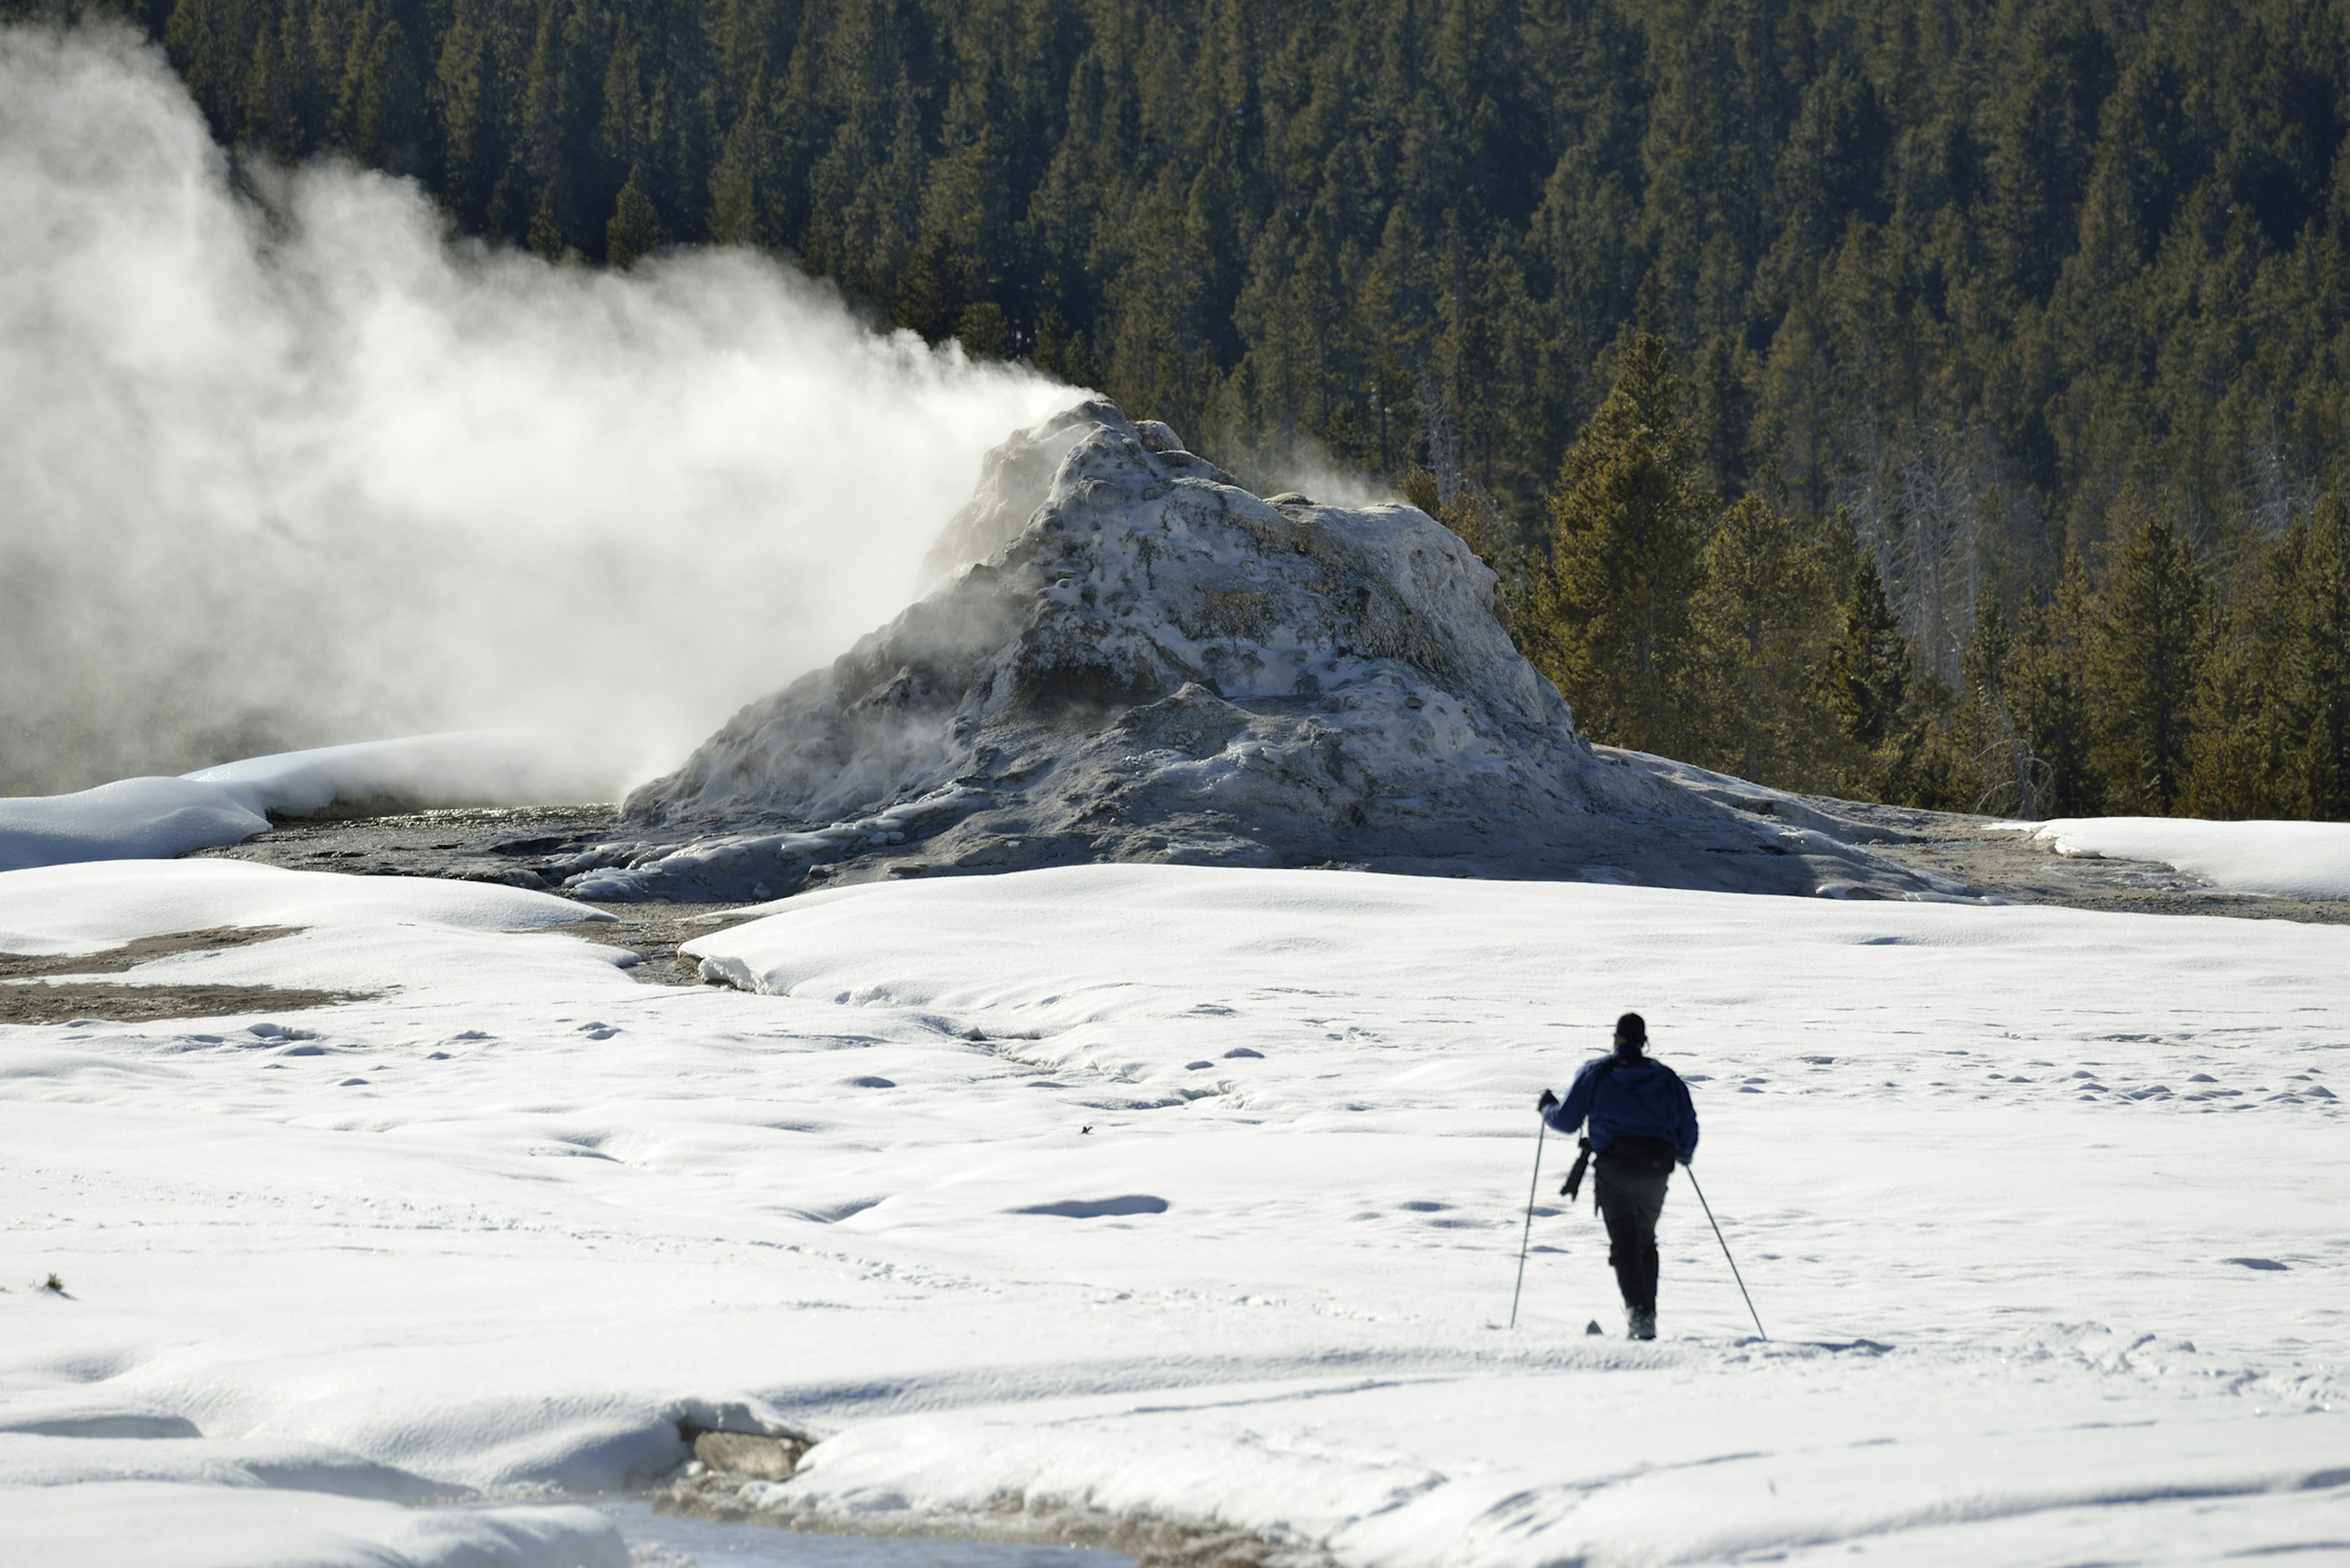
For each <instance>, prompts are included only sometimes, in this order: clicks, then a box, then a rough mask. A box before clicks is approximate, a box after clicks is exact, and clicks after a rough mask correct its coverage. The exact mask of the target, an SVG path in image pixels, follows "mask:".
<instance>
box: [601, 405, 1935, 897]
mask: <svg viewBox="0 0 2350 1568" xmlns="http://www.w3.org/2000/svg"><path fill="white" fill-rule="evenodd" d="M929 564H930V566H931V569H932V570H933V571H934V572H938V573H941V574H945V575H946V580H945V582H944V583H943V584H942V585H941V587H937V588H936V589H934V590H933V591H932V592H931V594H930V595H929V597H925V598H924V599H922V600H921V601H920V602H919V603H917V604H915V605H914V606H912V607H910V608H909V609H907V610H906V611H905V612H903V613H902V614H900V615H899V617H898V618H896V619H895V620H893V621H891V622H890V623H889V625H887V626H885V627H883V628H881V629H879V631H876V632H874V633H872V634H871V635H869V636H868V637H866V638H865V639H863V640H861V641H860V642H858V644H857V645H856V646H855V647H854V648H853V649H850V650H849V651H848V653H847V654H846V655H845V656H843V657H842V658H841V659H838V660H837V661H836V662H835V663H834V664H833V665H832V666H831V667H830V668H829V669H826V670H817V671H815V672H813V673H811V674H809V675H807V676H806V677H804V678H802V679H801V680H797V681H795V682H794V683H793V684H792V685H790V686H788V687H786V688H785V689H784V690H783V691H779V692H777V693H775V695H773V696H771V697H768V698H767V699H765V700H764V701H760V702H757V703H754V704H753V705H752V706H750V707H748V708H745V709H744V710H743V711H742V712H740V713H738V714H737V715H735V717H734V718H733V721H732V722H729V723H728V724H727V725H726V726H725V727H724V728H723V729H722V730H721V731H719V732H718V733H717V734H715V735H713V736H712V737H711V739H710V740H708V741H707V742H704V743H703V744H702V747H701V748H700V749H699V750H698V751H696V752H695V753H693V754H692V756H691V758H690V759H689V760H688V761H687V763H685V765H684V766H683V767H682V768H681V769H680V770H679V771H678V772H677V773H675V774H671V776H669V777H667V778H664V779H660V780H659V781H657V782H655V783H653V784H648V785H646V786H645V787H643V788H641V789H639V791H638V792H637V793H635V794H633V795H631V796H630V797H629V800H628V802H627V805H626V810H625V813H624V821H625V822H626V823H627V824H628V825H629V828H630V830H631V831H632V834H633V835H634V836H631V837H629V838H627V839H625V840H623V841H620V842H617V843H613V844H608V845H606V846H602V848H600V849H599V850H597V851H594V852H591V853H590V854H588V855H587V856H585V857H581V859H580V860H578V861H577V862H575V866H576V867H577V868H576V870H575V872H574V874H573V875H572V876H571V877H570V878H569V880H568V883H567V886H568V887H569V888H570V889H571V890H572V891H573V892H575V893H577V894H580V895H582V896H585V897H589V898H628V897H632V896H659V897H666V898H681V897H682V898H737V897H743V896H745V895H748V896H751V897H754V898H768V897H775V896H779V895H783V894H787V893H790V892H792V891H795V890H796V889H798V888H802V887H804V886H806V885H807V884H808V883H809V882H810V881H811V879H814V880H825V879H834V880H839V879H850V880H853V879H858V878H860V877H870V876H879V875H900V876H902V875H914V874H920V873H925V872H954V871H972V870H983V869H984V870H997V869H1014V868H1020V867H1039V866H1050V865H1062V864H1070V863H1076V862H1085V861H1165V862H1178V863H1187V864H1200V865H1223V866H1261V867H1312V866H1334V867H1360V868H1376V869H1381V870H1388V871H1405V872H1420V873H1434V874H1446V875H1470V876H1506V877H1584V878H1587V879H1593V880H1600V881H1643V882H1657V883H1664V884H1670V885H1676V886H1683V887H1697V888H1727V889H1737V890H1742V891H1758V892H1778V893H1799V894H1809V893H1813V892H1814V891H1821V890H1827V889H1835V890H1851V889H1855V888H1862V889H1868V890H1874V891H1877V892H1879V893H1885V894H1890V895H1893V896H1899V895H1901V894H1903V893H1907V892H1912V891H1917V890H1920V889H1921V888H1923V887H1924V884H1923V883H1922V882H1921V881H1920V880H1919V879H1918V877H1917V876H1916V875H1915V874H1914V873H1911V872H1908V871H1907V870H1904V869H1901V868H1899V867H1894V866H1892V865H1890V864H1887V863H1886V862H1883V861H1880V860H1877V859H1876V858H1874V857H1869V856H1867V855H1866V854H1865V853H1864V852H1860V851H1856V850H1855V849H1853V848H1851V847H1849V846H1845V845H1842V844H1838V843H1835V842H1834V841H1833V840H1831V839H1829V838H1827V837H1826V836H1823V835H1820V834H1818V833H1816V832H1807V831H1803V830H1791V829H1789V828H1787V827H1785V826H1782V825H1780V824H1777V823H1773V822H1768V821H1757V820H1754V819H1753V818H1751V817H1748V816H1743V815H1741V814H1739V813H1738V812H1736V811H1734V810H1731V809H1729V808H1728V807H1725V806H1723V805H1721V804H1719V803H1717V802H1712V801H1708V800H1705V799H1702V798H1700V797H1697V796H1694V795H1692V794H1690V792H1688V791H1685V790H1682V789H1679V788H1677V787H1675V786H1674V785H1672V784H1670V783H1669V782H1668V781H1665V780H1661V779H1659V778H1658V777H1656V776H1654V775H1653V774H1651V773H1649V772H1648V771H1646V770H1643V769H1640V768H1638V767H1634V766H1630V765H1627V764H1626V763H1621V762H1617V761H1614V760H1611V759H1608V758H1606V757H1603V756H1601V755H1599V754H1597V753H1595V752H1594V751H1593V749H1592V748H1591V747H1590V746H1589V745H1588V744H1587V743H1586V742H1585V741H1584V740H1583V738H1582V737H1581V736H1580V735H1578V734H1577V733H1576V732H1575V725H1574V721H1573V718H1572V716H1571V715H1570V713H1569V712H1568V710H1567V705H1566V703H1565V701H1562V700H1561V698H1560V697H1559V694H1558V692H1557V691H1556V690H1555V688H1554V687H1552V685H1551V684H1550V682H1549V681H1547V680H1544V678H1543V677H1542V676H1541V675H1540V674H1539V673H1538V672H1537V671H1536V670H1534V667H1533V666H1532V665H1530V664H1528V663H1527V662H1526V661H1525V659H1523V658H1521V657H1520V656H1519V654H1518V652H1517V650H1516V649H1515V648H1514V647H1513V645H1512V643H1511V641H1510V639H1509V636H1508V634H1507V633H1506V632H1505V631H1504V630H1503V628H1502V626H1501V625H1500V623H1499V622H1498V621H1497V620H1496V619H1495V618H1494V613H1493V595H1494V588H1495V578H1494V576H1493V574H1492V572H1491V571H1489V570H1488V569H1487V568H1486V567H1485V566H1483V565H1482V563H1481V562H1479V561H1478V560H1477V558H1476V557H1475V556H1473V555H1472V554H1471V552H1470V550H1469V549H1468V547H1467V546H1466V545H1463V544H1462V543H1461V541H1460V540H1459V539H1458V538H1457V537H1456V536H1455V535H1452V533H1451V531H1449V530H1448V529H1446V528H1444V527H1442V526H1441V525H1440V524H1437V523H1436V522H1435V521H1434V520H1433V519H1431V518H1430V517H1429V516H1428V515H1427V514H1424V513H1421V512H1419V511H1417V510H1415V509H1414V508H1412V507H1409V506H1403V505H1395V504H1388V505H1370V506H1364V507H1357V508H1344V507H1336V506H1321V505H1315V504H1313V503H1312V502H1311V501H1309V500H1307V499H1306V498H1305V497H1303V496H1297V495H1285V496H1275V497H1274V499H1273V500H1271V501H1267V500H1263V499H1261V498H1259V497H1258V496H1256V495H1254V494H1253V493H1250V492H1249V491H1248V490H1247V489H1245V488H1243V486H1242V485H1241V484H1240V483H1239V482H1237V481H1236V480H1234V479H1233V478H1232V475H1230V474H1228V473H1226V472H1223V471H1222V470H1221V469H1219V468H1217V467H1216V466H1215V465H1214V464H1213V463H1211V462H1208V461H1206V460H1205V459H1203V458H1201V457H1199V456H1197V455H1195V454H1193V453H1191V452H1186V451H1185V450H1183V448H1182V445H1181V443H1180V441H1179V440H1178V439H1177V437H1176V435H1175V432H1174V431H1170V430H1169V429H1168V428H1167V427H1166V426H1165V425H1162V424H1159V423H1156V422H1155V421H1140V422H1139V423H1137V422H1129V421H1128V420H1127V418H1126V417H1125V416H1124V415H1123V414H1122V413H1121V412H1120V411H1119V410H1118V409H1117V408H1116V407H1115V406H1113V405H1112V404H1109V403H1107V402H1103V401H1093V402H1087V403H1085V404H1082V405H1080V406H1079V407H1077V408H1076V409H1072V410H1068V411H1066V412H1064V413H1062V414H1059V415H1056V416H1055V417H1053V418H1050V419H1047V420H1045V421H1044V422H1042V423H1040V424H1038V425H1037V426H1035V428H1034V429H1032V430H1029V431H1025V432H1024V433H1022V434H1019V435H1015V436H1014V438H1013V439H1012V440H1010V441H1007V442H1005V443H1004V444H1003V446H1001V447H999V448H998V449H996V451H995V452H993V453H991V454H990V455H989V457H988V458H987V460H986V462H985V463H984V465H983V472H982V475H981V480H980V484H979V488H978V492H977V494H976V495H975V496H974V498H973V500H972V503H971V504H969V505H968V506H966V507H965V508H964V509H963V510H962V512H961V513H959V514H957V515H956V516H955V518H954V519H953V521H952V522H951V524H949V525H948V528H947V530H946V533H945V535H944V536H943V537H942V538H941V540H940V542H939V544H938V545H936V546H934V547H933V549H932V551H931V555H930V557H929Z"/></svg>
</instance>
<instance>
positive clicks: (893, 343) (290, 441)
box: [0, 29, 1076, 793]
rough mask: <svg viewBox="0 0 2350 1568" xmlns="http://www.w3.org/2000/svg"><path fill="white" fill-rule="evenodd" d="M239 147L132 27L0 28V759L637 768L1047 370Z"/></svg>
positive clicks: (750, 686) (812, 633)
mask: <svg viewBox="0 0 2350 1568" xmlns="http://www.w3.org/2000/svg"><path fill="white" fill-rule="evenodd" d="M266 181H267V185H268V188H267V190H266V191H265V193H264V194H263V195H262V196H255V194H253V193H251V192H239V191H237V190H235V189H234V188H233V185H232V176H231V172H230V169H229V165H228V161H227V159H226V158H225V157H224V154H223V153H222V152H221V151H220V150H219V149H218V148H217V147H215V146H214V145H213V142H212V140H211V139H210V136H209V134H208V132H207V130H206V128H205V126H204V124H203V119H202V118H201V117H200V116H199V115H198V113H197V111H196V109H195V108H194V106H193V105H192V103H191V102H190V101H189V99H188V98H187V95H186V94H185V92H184V91H183V90H182V88H181V87H180V85H179V83H178V82H177V81H176V80H175V79H174V78H173V77H172V74H171V72H170V69H169V67H167V66H166V65H165V64H164V62H163V61H162V60H161V57H160V56H159V55H157V53H156V52H155V51H153V50H152V49H151V48H149V47H145V46H143V45H141V44H140V43H139V42H137V41H136V40H135V39H133V38H132V37H131V36H130V35H128V34H125V33H120V32H115V31H95V32H57V31H54V30H46V29H5V30H0V214H5V218H0V793H5V792H8V791H12V790H13V791H19V792H21V791H28V790H57V789H66V788H76V787H80V786H82V785H85V784H92V783H96V782H99V780H102V779H105V778H110V777H117V776H121V775H123V774H135V773H153V772H178V771H182V769H186V768H192V767H196V766H200V765H203V764H204V763H212V762H216V761H220V760H222V759H223V758H224V757H226V756H232V755H245V754H252V753H256V752H263V751H270V750H277V749H283V748H286V747H291V746H297V745H312V744H322V743H328V742H338V741H347V740H355V739H368V738H373V737H377V736H381V735H388V734H395V733H408V732H423V731H433V730H448V729H461V728H473V727H490V726H499V725H524V726H533V727H543V728H551V729H556V730H560V731H567V732H577V733H584V734H587V735H590V736H594V737H597V738H598V739H600V740H601V741H603V742H605V743H606V744H608V745H611V746H616V747H619V748H621V750H620V753H619V756H618V759H617V760H618V766H619V770H623V771H626V772H629V773H630V774H635V775H638V776H641V775H643V774H648V773H650V772H652V771H656V770H658V769H661V768H666V767H668V766H671V765H673V764H674V763H676V762H678V761H679V760H681V758H682V756H683V754H684V753H685V752H686V750H687V749H688V748H690V747H691V745H692V744H694V743H695V742H698V741H699V740H701V739H702V737H703V736H704V735H705V734H707V733H708V732H710V731H711V730H712V729H713V728H715V727H716V725H717V724H718V723H719V722H721V721H723V719H724V717H725V716H726V715H727V713H729V712H730V711H733V708H735V707H736V706H738V705H740V704H741V703H742V702H743V701H748V700H750V699H751V698H754V697H755V696H758V695H759V694H761V693H763V692H765V691H771V690H773V689H774V688H775V687H776V686H778V685H780V684H781V683H782V682H783V681H784V680H786V679H788V678H789V677H790V676H792V675H794V674H795V673H797V672H798V671H800V670H805V669H806V668H809V667H810V666H812V665H815V664H816V663H819V662H821V661H823V660H825V659H829V658H831V657H832V656H833V655H834V654H836V653H837V652H839V651H840V650H841V649H844V648H845V647H846V646H847V644H848V643H849V642H850V641H851V640H852V639H854V638H855V637H856V636H858V634H859V633H861V632H863V631H865V630H867V629H868V628H870V627H872V626H875V625H877V624H879V622H881V621H882V620H885V619H887V618H889V616H890V615H891V614H893V613H895V612H896V611H897V610H898V609H899V608H900V607H902V606H903V605H904V603H905V602H906V599H907V597H908V596H909V594H910V590H911V588H912V587H913V584H914V580H915V574H916V570H917V565H918V563H919V561H920V556H921V554H922V551H923V548H924V547H925V546H926V545H928V544H929V542H930V541H931V538H932V537H933V536H934V535H936V534H937V533H938V531H939V529H940V528H941V525H942V524H944V522H945V520H946V518H947V517H948V515H949V514H951V512H952V511H953V510H954V509H955V507H956V506H957V505H958V504H960V503H961V502H962V500H963V499H964V497H965V496H966V495H967V494H968V493H969V491H970V489H971V486H972V481H973V480H974V478H975V477H976V475H977V472H978V466H979V460H980V456H981V454H982V453H983V452H984V451H985V450H986V449H987V448H988V447H990V446H992V445H993V444H995V443H996V442H997V441H1001V440H1003V437H1004V436H1005V435H1006V434H1007V433H1008V432H1009V431H1012V430H1014V428H1015V427H1018V426H1022V425H1025V424H1028V423H1031V422H1033V421H1035V420H1036V419H1039V418H1041V417H1043V416H1044V415H1045V414H1046V413H1048V412H1050V411H1051V410H1054V409H1055V408H1058V407H1062V406H1066V404H1067V403H1068V402H1070V401H1072V400H1074V399H1075V397H1076V392H1075V391H1074V390H1073V389H1068V388H1065V387H1059V386H1056V385H1054V384H1053V383H1051V382H1050V381H1048V380H1046V379H1043V378H1041V377H1038V376H1036V375H1035V374H1033V373H1031V372H1028V371H1026V370H1023V369H1015V368H1012V367H1007V366H998V365H981V364H973V363H971V362H968V361H966V360H965V359H964V358H963V357H962V353H961V351H960V350H959V349H956V348H949V349H948V350H946V351H943V352H941V351H933V350H931V349H930V348H927V347H925V346H924V345H923V344H922V343H921V342H920V340H919V339H916V338H914V337H910V335H906V334H899V335H896V336H882V335H880V334H878V333H876V332H874V331H872V330H871V329H869V328H868V327H864V326H862V325H860V324H859V323H858V321H856V320H855V319H854V318H853V317H851V316H850V315H849V314H848V312H847V310H846V309H845V308H844V307H843V306H842V305H841V304H840V302H839V301H838V299H837V296H835V295H833V294H832V293H831V292H830V291H829V290H827V289H826V288H824V287H822V286H818V285H816V284H812V283H810V282H809V281H807V280H806V278H804V277H802V276H800V275H797V274H795V273H794V272H792V271H791V270H789V269H788V268H786V267H785V266H783V265H778V264H776V263H775V262H772V261H768V260H764V259H762V258H760V257H758V256H755V255H752V254H743V253H738V252H705V253H700V254H686V255H680V256H676V257H671V258H668V259H664V260H660V261H658V262H654V263H650V264H646V265H639V267H638V268H637V269H635V270H634V271H633V272H631V273H629V274H626V275H617V274H608V273H599V272H596V271H592V270H589V269H587V268H585V267H577V266H554V265H547V264H546V263H543V262H540V261H538V260H536V259H535V258H533V257H530V256H527V255H524V254H515V253H512V252H507V251H494V250H491V249H488V248H486V247H484V246H482V245H479V244H473V243H470V242H463V241H457V240H452V238H451V237H450V236H449V234H447V232H446V230H445V228H444V226H443V224H442V221H441V219H440V217H439V215H438V214H437V213H436V212H435V211H434V209H433V208H432V205H431V204H430V203H429V202H427V201H426V199H425V198H424V197H423V196H422V195H421V193H420V192H418V191H417V189H416V188H415V187H413V186H412V185H410V184H408V183H405V182H398V181H393V180H390V179H386V178H383V177H381V176H378V175H374V174H369V173H365V172H361V171H356V170H352V169H349V168H346V167H338V166H322V167H314V168H307V169H303V170H300V171H294V172H291V173H280V174H274V175H269V176H267V177H266ZM619 782H621V780H620V779H619V778H618V777H617V776H615V777H613V778H611V779H610V780H609V783H610V784H619Z"/></svg>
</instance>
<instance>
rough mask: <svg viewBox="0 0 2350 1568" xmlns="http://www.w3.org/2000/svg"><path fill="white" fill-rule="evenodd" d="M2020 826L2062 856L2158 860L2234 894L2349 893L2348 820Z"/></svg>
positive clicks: (2154, 819)
mask: <svg viewBox="0 0 2350 1568" xmlns="http://www.w3.org/2000/svg"><path fill="white" fill-rule="evenodd" d="M2020 826H2024V827H2026V828H2029V829H2032V830H2033V836H2034V837H2035V838H2039V839H2041V840H2043V841H2044V842H2046V843H2049V844H2052V845H2054V846H2055V849H2056V853H2057V854H2059V855H2090V856H2098V857H2104V858H2106V859H2109V860H2151V861H2158V862H2160V863H2161V864H2163V865H2166V866H2168V867H2172V868H2174V869H2176V870H2179V871H2184V872H2186V873H2187V874H2188V875H2189V876H2190V877H2202V878H2203V879H2204V880H2205V881H2207V882H2209V883H2210V884H2211V885H2212V886H2213V887H2215V888H2226V889H2228V890H2229V891H2230V892H2235V893H2266V894H2268V895H2270V896H2272V897H2273V898H2350V822H2205V821H2202V820H2200V819H2199V818H2196V817H2181V816H2091V817H2065V818H2064V819H2062V820H2059V821H2054V822H2044V823H2035V824H2022V825H2020Z"/></svg>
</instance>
